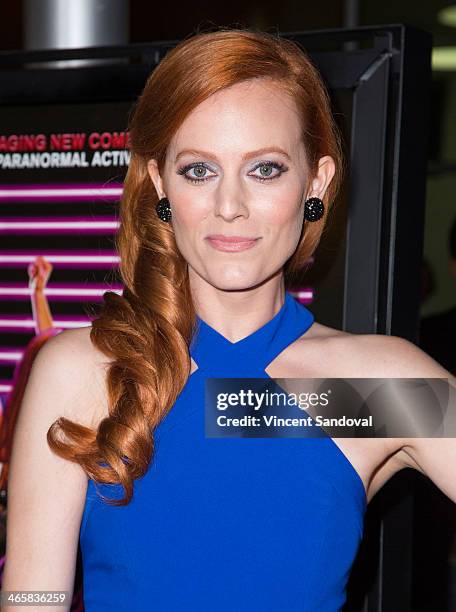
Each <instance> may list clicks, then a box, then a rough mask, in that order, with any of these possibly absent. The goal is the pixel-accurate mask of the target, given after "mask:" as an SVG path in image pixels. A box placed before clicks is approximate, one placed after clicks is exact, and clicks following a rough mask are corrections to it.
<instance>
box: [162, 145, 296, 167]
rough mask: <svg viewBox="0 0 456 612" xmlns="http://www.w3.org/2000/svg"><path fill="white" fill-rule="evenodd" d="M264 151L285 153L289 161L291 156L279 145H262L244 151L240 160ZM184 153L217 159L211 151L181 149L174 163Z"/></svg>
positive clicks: (261, 153)
mask: <svg viewBox="0 0 456 612" xmlns="http://www.w3.org/2000/svg"><path fill="white" fill-rule="evenodd" d="M264 153H282V155H285V157H286V158H287V159H289V160H290V161H291V157H290V156H289V155H288V153H287V152H286V151H284V150H283V149H282V148H281V147H275V146H272V147H263V148H262V149H256V150H255V151H249V152H248V153H244V155H243V156H242V161H245V160H247V159H251V158H252V157H256V156H257V155H263V154H264ZM185 154H189V155H200V156H201V157H210V158H211V159H214V160H215V161H218V160H217V157H216V155H214V154H213V153H210V152H209V151H200V150H198V149H183V150H182V151H180V152H179V153H178V154H177V155H176V158H175V160H174V163H176V162H177V160H178V159H179V157H182V155H185Z"/></svg>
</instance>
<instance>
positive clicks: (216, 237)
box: [208, 234, 256, 242]
mask: <svg viewBox="0 0 456 612" xmlns="http://www.w3.org/2000/svg"><path fill="white" fill-rule="evenodd" d="M208 239H209V240H218V241H222V240H223V241H224V242H252V240H256V238H255V237H254V236H226V235H225V234H211V235H210V236H208Z"/></svg>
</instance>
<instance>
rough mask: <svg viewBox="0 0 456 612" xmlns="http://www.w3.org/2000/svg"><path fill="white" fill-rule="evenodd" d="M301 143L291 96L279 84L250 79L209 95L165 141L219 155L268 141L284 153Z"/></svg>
mask: <svg viewBox="0 0 456 612" xmlns="http://www.w3.org/2000/svg"><path fill="white" fill-rule="evenodd" d="M300 143H301V120H300V117H299V114H298V111H297V108H296V105H295V102H294V100H293V99H292V98H291V96H290V95H289V94H288V93H287V92H286V91H285V90H284V89H283V88H281V86H280V84H279V83H275V82H273V81H271V80H268V79H252V80H249V81H243V82H241V83H236V84H235V85H232V86H231V87H227V88H225V89H223V90H221V91H218V92H217V93H215V94H213V95H212V96H210V97H209V98H207V99H206V100H204V101H203V102H201V104H199V105H198V106H197V107H196V108H195V109H194V110H193V111H192V112H191V113H190V114H189V115H188V116H187V117H186V119H185V120H184V122H183V123H182V125H181V126H180V128H179V129H178V131H177V132H176V134H175V135H174V137H173V139H172V141H171V143H170V147H169V148H170V152H171V153H177V152H178V150H179V149H181V148H183V147H193V148H201V149H204V150H209V151H214V152H215V151H217V153H219V154H220V155H223V153H224V152H226V154H229V153H236V152H239V153H241V152H244V151H247V150H251V149H257V148H262V147H267V146H271V145H276V146H281V147H283V148H286V149H288V150H289V151H290V152H293V150H296V148H298V147H299V146H300Z"/></svg>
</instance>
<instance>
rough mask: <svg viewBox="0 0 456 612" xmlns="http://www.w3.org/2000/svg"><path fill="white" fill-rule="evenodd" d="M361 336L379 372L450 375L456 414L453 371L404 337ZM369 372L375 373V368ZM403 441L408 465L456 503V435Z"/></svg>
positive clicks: (366, 359)
mask: <svg viewBox="0 0 456 612" xmlns="http://www.w3.org/2000/svg"><path fill="white" fill-rule="evenodd" d="M360 338H362V343H363V347H362V350H361V351H360V353H361V357H362V359H363V363H367V364H369V363H375V364H376V365H375V368H376V374H375V376H378V377H384V378H447V379H448V382H449V384H450V385H451V386H452V387H453V390H452V393H451V395H450V398H451V402H452V403H451V404H450V408H449V410H450V411H451V413H452V414H453V415H454V413H455V410H456V405H455V401H454V399H455V398H456V378H455V377H454V376H453V375H452V374H451V372H448V370H446V369H445V368H444V367H442V366H441V365H440V364H439V363H438V362H437V361H435V360H434V359H433V358H432V357H430V356H429V355H428V354H427V353H425V352H424V351H423V350H421V349H420V348H419V347H417V346H416V345H415V344H413V343H412V342H409V341H408V340H405V339H404V338H400V337H397V336H383V335H366V336H360ZM369 369H370V366H369ZM367 375H368V376H373V374H372V372H370V373H368V374H367ZM411 409H413V407H412V406H411ZM400 445H401V449H402V451H403V452H402V456H403V458H404V459H405V461H404V462H405V464H406V465H405V467H412V468H414V469H416V470H418V471H420V472H422V473H423V474H424V475H425V476H427V477H428V478H429V479H430V480H432V482H433V483H434V484H435V485H436V486H437V487H438V488H439V489H440V490H441V491H442V492H443V493H445V495H447V496H448V497H449V498H450V499H451V500H452V501H453V502H454V503H456V438H419V437H413V438H401V440H400Z"/></svg>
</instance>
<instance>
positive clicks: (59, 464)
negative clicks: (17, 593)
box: [2, 330, 88, 612]
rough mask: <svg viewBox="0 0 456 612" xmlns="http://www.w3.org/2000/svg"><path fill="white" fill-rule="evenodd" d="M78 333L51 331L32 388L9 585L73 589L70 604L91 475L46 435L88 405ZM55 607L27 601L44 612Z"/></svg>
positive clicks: (12, 487) (12, 478)
mask: <svg viewBox="0 0 456 612" xmlns="http://www.w3.org/2000/svg"><path fill="white" fill-rule="evenodd" d="M72 331H73V330H69V331H68V332H62V333H61V334H59V335H58V336H54V337H52V338H51V339H50V340H48V341H47V343H46V344H45V345H44V346H43V347H42V348H41V350H40V351H39V353H38V355H37V356H36V358H35V361H34V364H33V366H32V370H31V373H30V377H29V380H28V383H27V387H26V389H25V394H24V398H23V401H22V405H21V410H20V413H19V416H18V420H17V423H16V427H15V432H14V438H13V447H12V455H11V463H10V472H9V483H8V515H7V546H6V565H5V570H4V575H3V584H2V590H8V591H12V590H67V591H69V594H70V598H69V601H70V602H71V597H72V594H73V583H74V574H75V567H76V559H77V547H78V537H79V528H80V523H81V518H82V512H83V507H84V501H85V493H86V488H87V477H86V474H85V473H84V471H83V470H82V468H81V467H80V466H79V465H78V464H75V463H72V462H69V461H66V460H64V459H61V458H60V457H58V456H57V455H55V454H54V453H53V452H52V451H51V450H50V448H49V446H48V444H47V439H46V434H47V431H48V429H49V426H50V425H51V424H52V423H53V422H54V421H55V420H56V419H57V418H58V417H60V416H66V417H68V418H71V419H72V420H76V419H75V415H76V414H77V405H80V406H81V405H82V406H84V398H83V397H82V393H81V391H82V389H84V388H85V383H84V380H83V379H84V377H86V375H87V372H86V368H84V367H83V363H82V361H83V360H85V361H88V360H87V356H84V354H83V353H81V350H80V348H79V349H78V344H77V343H76V342H74V341H73V338H74V335H72V334H71V332H72ZM16 609H17V607H16V606H14V607H12V606H4V607H2V610H5V611H7V610H16ZM19 609H23V606H20V607H19ZM55 609H56V606H52V607H48V606H46V607H43V606H37V607H31V606H27V610H37V611H39V612H42V611H43V610H55ZM57 609H58V610H62V609H64V608H62V607H61V606H58V607H57ZM65 609H68V610H69V604H68V606H66V607H65Z"/></svg>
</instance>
